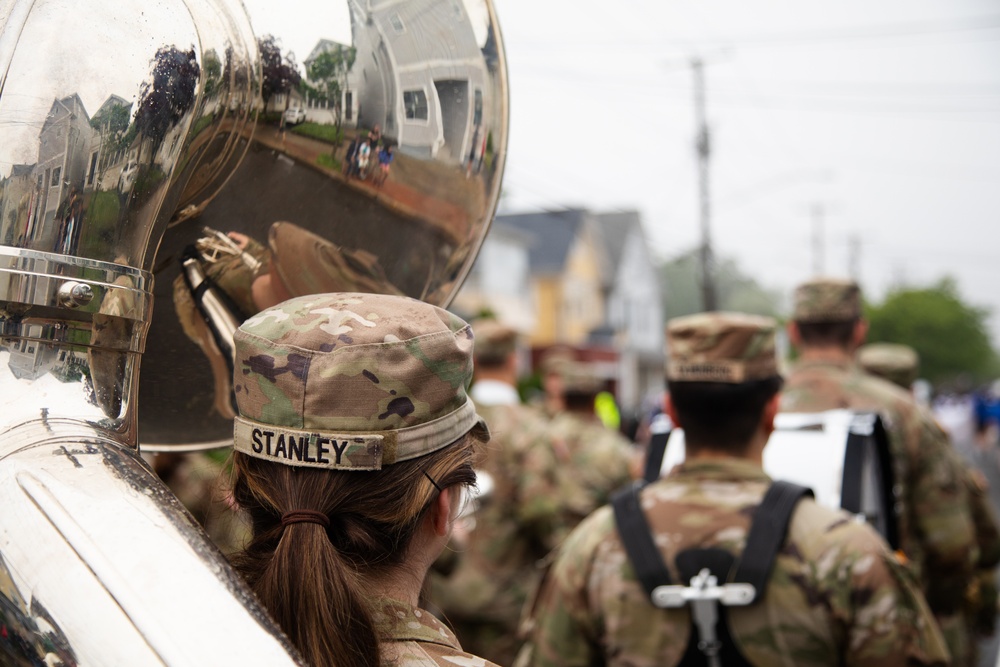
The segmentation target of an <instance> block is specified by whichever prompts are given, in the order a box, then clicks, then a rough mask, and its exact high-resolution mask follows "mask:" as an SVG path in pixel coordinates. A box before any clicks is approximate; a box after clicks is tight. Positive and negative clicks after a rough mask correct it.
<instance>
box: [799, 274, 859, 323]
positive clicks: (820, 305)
mask: <svg viewBox="0 0 1000 667" xmlns="http://www.w3.org/2000/svg"><path fill="white" fill-rule="evenodd" d="M859 317H861V288H860V287H858V284H857V283H856V282H854V281H853V280H844V279H841V278H814V279H813V280H810V281H808V282H805V283H802V284H801V285H799V286H798V287H796V288H795V305H794V307H793V308H792V319H793V320H795V321H796V322H849V321H851V320H856V319H858V318H859Z"/></svg>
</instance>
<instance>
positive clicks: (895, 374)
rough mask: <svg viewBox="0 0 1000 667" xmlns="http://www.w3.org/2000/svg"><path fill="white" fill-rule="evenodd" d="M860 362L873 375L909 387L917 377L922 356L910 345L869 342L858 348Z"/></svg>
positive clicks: (905, 387)
mask: <svg viewBox="0 0 1000 667" xmlns="http://www.w3.org/2000/svg"><path fill="white" fill-rule="evenodd" d="M858 364H859V365H860V366H861V367H862V368H863V369H865V371H867V372H868V373H871V374H872V375H877V376H878V377H880V378H883V379H886V380H888V381H889V382H892V383H893V384H897V385H899V386H900V387H903V388H904V389H909V388H910V386H911V385H912V384H913V383H914V382H915V381H916V379H917V373H918V371H919V367H920V358H919V357H918V356H917V351H916V350H914V349H913V348H912V347H910V346H909V345H897V344H895V343H869V344H868V345H863V346H862V347H860V348H859V349H858Z"/></svg>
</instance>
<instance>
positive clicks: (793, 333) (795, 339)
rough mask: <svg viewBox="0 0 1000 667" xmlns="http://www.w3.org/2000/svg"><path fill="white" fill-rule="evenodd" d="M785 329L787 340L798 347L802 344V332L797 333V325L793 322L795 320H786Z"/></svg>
mask: <svg viewBox="0 0 1000 667" xmlns="http://www.w3.org/2000/svg"><path fill="white" fill-rule="evenodd" d="M785 330H786V331H787V332H788V340H789V342H791V344H792V345H794V346H795V347H799V346H800V345H801V344H802V334H801V333H799V325H798V324H796V323H795V320H788V323H787V324H786V325H785Z"/></svg>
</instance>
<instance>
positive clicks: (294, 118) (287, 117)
mask: <svg viewBox="0 0 1000 667" xmlns="http://www.w3.org/2000/svg"><path fill="white" fill-rule="evenodd" d="M305 119H306V110H305V109H299V108H296V107H291V108H289V109H285V114H284V116H283V120H284V121H285V123H286V124H287V125H298V124H299V123H301V122H303V121H305Z"/></svg>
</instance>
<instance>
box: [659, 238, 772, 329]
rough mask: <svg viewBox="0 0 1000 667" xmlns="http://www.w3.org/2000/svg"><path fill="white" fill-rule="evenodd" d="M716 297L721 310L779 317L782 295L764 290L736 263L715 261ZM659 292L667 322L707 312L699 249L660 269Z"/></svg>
mask: <svg viewBox="0 0 1000 667" xmlns="http://www.w3.org/2000/svg"><path fill="white" fill-rule="evenodd" d="M715 280H716V288H715V289H716V298H717V299H718V308H719V310H735V311H739V312H744V313H753V314H755V315H770V316H772V317H774V316H776V315H777V314H778V311H779V305H780V303H781V296H780V294H778V293H777V292H775V291H772V290H768V289H766V288H764V287H761V286H760V285H759V284H758V283H757V281H756V280H754V279H753V278H751V277H749V276H747V275H746V274H744V273H743V271H742V270H741V269H740V268H739V266H738V265H737V264H736V262H735V261H733V260H731V259H724V260H720V261H717V262H716V270H715ZM660 291H661V293H662V294H663V312H664V315H665V317H666V318H667V319H670V318H672V317H679V316H681V315H690V314H692V313H699V312H701V311H703V310H704V308H703V306H702V292H701V262H700V256H699V254H698V251H697V250H691V251H689V252H686V253H684V254H682V255H679V256H678V257H676V258H674V259H672V260H670V261H668V262H665V263H663V264H662V265H661V266H660Z"/></svg>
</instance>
